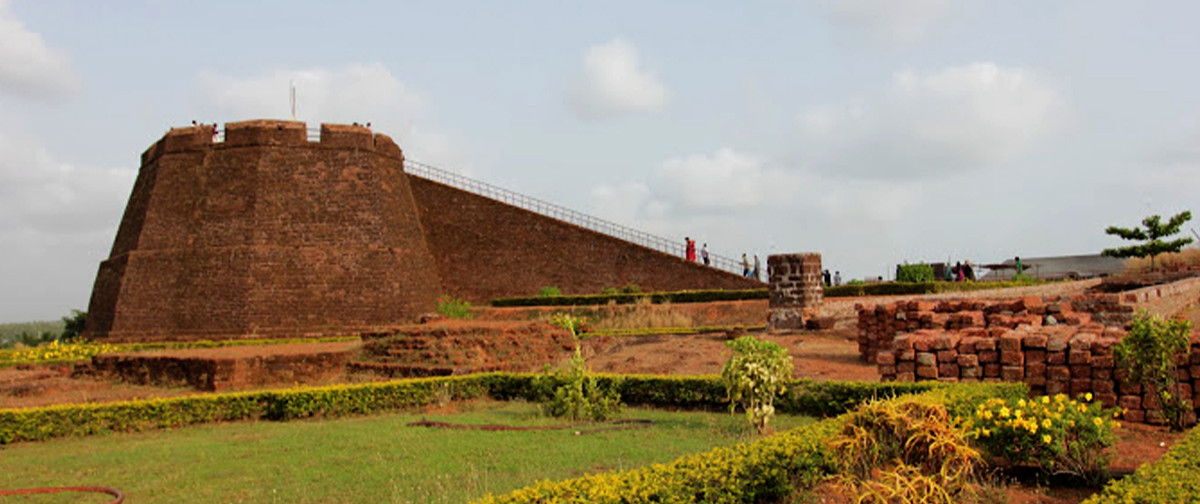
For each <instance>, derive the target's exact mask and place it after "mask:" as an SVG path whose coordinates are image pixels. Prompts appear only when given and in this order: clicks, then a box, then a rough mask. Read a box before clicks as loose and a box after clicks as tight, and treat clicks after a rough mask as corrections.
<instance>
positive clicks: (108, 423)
mask: <svg viewBox="0 0 1200 504" xmlns="http://www.w3.org/2000/svg"><path fill="white" fill-rule="evenodd" d="M597 378H598V380H599V381H600V384H601V386H604V387H614V386H615V387H617V389H618V391H619V392H620V393H621V399H622V401H624V402H625V403H626V404H630V405H640V406H650V407H659V408H684V409H705V410H721V409H724V408H727V407H728V402H726V401H725V388H724V385H722V384H721V380H720V377H718V376H658V375H606V374H602V375H597ZM539 380H546V378H542V377H541V375H538V374H516V373H487V374H476V375H466V376H450V377H433V378H414V379H405V380H394V381H389V382H381V383H364V384H354V385H335V386H327V387H311V388H295V389H285V390H266V391H257V392H235V393H227V394H210V395H203V396H191V397H181V398H172V399H153V400H140V401H128V402H116V403H102V404H85V405H59V406H48V407H43V408H18V409H0V444H6V443H13V442H19V441H41V440H45V439H51V438H56V437H64V436H85V435H91V434H98V433H106V432H136V431H144V430H150V429H161V428H171V427H181V426H185V425H193V424H201V423H211V422H231V421H238V420H272V421H288V420H295V419H301V418H309V417H339V416H347V415H365V414H372V413H380V412H385V411H393V410H399V409H404V408H411V407H415V406H420V405H424V404H430V403H433V402H436V401H444V400H457V399H471V398H478V397H483V396H485V395H486V396H490V397H493V398H496V399H501V400H511V399H522V400H531V401H532V400H537V399H538V398H539V395H540V394H542V393H544V390H545V386H546V385H549V386H550V387H551V389H552V388H553V386H555V385H556V384H555V383H548V384H547V383H542V384H539ZM940 389H946V390H949V388H948V387H947V386H946V385H945V384H941V383H939V382H919V383H905V382H887V383H872V382H815V381H810V380H798V381H795V382H793V384H792V385H791V386H790V387H789V389H788V393H787V395H786V396H785V397H783V398H781V399H780V400H779V401H778V402H777V403H776V408H777V409H778V410H779V411H780V412H785V413H795V414H804V415H814V416H830V415H837V414H841V413H842V412H844V411H846V410H847V409H849V408H851V407H853V406H854V405H856V404H858V403H860V402H862V401H863V400H866V399H869V398H879V397H894V396H896V395H899V394H906V393H914V392H926V391H936V390H940ZM989 390H1010V391H1015V392H1011V393H1024V391H1025V390H1026V389H1025V388H1024V387H1023V385H1020V384H1004V385H1003V386H1001V385H995V386H992V387H991V388H990V389H989Z"/></svg>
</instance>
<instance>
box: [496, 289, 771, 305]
mask: <svg viewBox="0 0 1200 504" xmlns="http://www.w3.org/2000/svg"><path fill="white" fill-rule="evenodd" d="M641 299H649V300H650V302H651V303H655V304H658V303H667V302H669V303H706V302H710V301H742V300H747V299H767V289H745V290H687V291H674V292H633V293H624V292H623V293H616V294H579V295H571V296H553V297H511V298H498V299H493V300H492V306H496V307H511V306H586V305H603V304H608V303H609V302H610V301H611V302H615V303H617V304H632V303H636V302H638V300H641Z"/></svg>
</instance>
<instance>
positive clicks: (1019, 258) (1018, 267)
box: [1016, 256, 1025, 275]
mask: <svg viewBox="0 0 1200 504" xmlns="http://www.w3.org/2000/svg"><path fill="white" fill-rule="evenodd" d="M1016 260H1017V274H1018V275H1020V274H1021V273H1024V272H1025V268H1024V267H1022V266H1021V256H1017V257H1016Z"/></svg>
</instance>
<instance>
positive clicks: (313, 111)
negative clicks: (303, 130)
mask: <svg viewBox="0 0 1200 504" xmlns="http://www.w3.org/2000/svg"><path fill="white" fill-rule="evenodd" d="M199 81H200V83H199V86H198V88H197V89H196V93H195V101H196V109H197V110H196V113H197V114H198V115H197V117H198V118H199V119H201V120H204V121H211V120H214V119H216V120H219V121H221V122H225V121H241V120H249V119H287V118H289V117H291V110H290V102H289V89H290V88H289V86H290V85H292V84H294V85H295V87H296V95H297V103H298V106H297V111H296V118H297V120H302V121H305V122H307V123H308V124H309V126H312V127H316V126H317V125H319V124H320V123H322V122H327V123H345V124H349V123H354V122H357V123H360V124H364V123H367V122H370V123H371V126H372V129H374V130H375V131H378V132H380V133H384V134H386V135H388V136H391V137H392V138H393V139H395V140H396V141H397V143H399V145H400V147H401V148H402V149H404V152H405V156H406V157H409V158H411V159H418V160H421V161H425V162H428V163H432V164H435V165H439V166H454V167H461V166H463V165H465V164H466V163H465V160H464V159H463V156H462V155H461V154H459V153H458V152H457V151H456V150H455V149H454V147H453V146H452V143H451V142H450V141H449V139H448V138H447V137H446V136H445V135H444V134H441V133H437V132H434V131H432V130H431V129H430V128H429V127H428V125H429V124H430V121H431V119H430V117H431V116H432V113H431V110H430V109H431V108H432V107H431V106H430V105H429V103H428V102H427V100H426V99H425V98H423V97H422V96H421V95H419V94H417V93H416V92H414V91H412V90H410V89H409V88H408V87H407V86H405V85H404V83H403V82H401V81H400V80H399V79H397V78H396V76H394V75H392V73H391V71H389V70H388V69H387V67H385V66H384V65H382V64H379V63H371V64H362V63H353V64H349V65H346V66H344V67H340V68H310V69H301V70H295V69H273V70H268V71H266V72H263V73H260V74H257V75H250V76H233V75H227V74H222V73H219V72H215V71H204V72H201V73H200V76H199Z"/></svg>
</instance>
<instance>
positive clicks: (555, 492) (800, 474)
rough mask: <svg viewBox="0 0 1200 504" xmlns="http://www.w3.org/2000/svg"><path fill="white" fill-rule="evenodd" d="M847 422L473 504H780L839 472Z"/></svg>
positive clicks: (949, 395) (960, 396) (950, 402)
mask: <svg viewBox="0 0 1200 504" xmlns="http://www.w3.org/2000/svg"><path fill="white" fill-rule="evenodd" d="M810 385H811V384H810ZM871 385H873V384H862V386H858V385H847V384H842V385H841V386H837V387H825V388H822V387H816V388H817V389H821V390H823V391H824V392H826V393H830V394H835V393H837V392H839V391H841V392H854V393H855V394H859V395H860V396H865V395H866V394H867V391H868V390H869V389H870V388H871ZM796 388H801V387H796ZM1023 391H1024V388H1023V387H1021V386H1019V385H1018V386H1011V384H971V385H957V386H953V387H948V386H935V387H933V388H932V390H928V391H926V392H924V393H923V394H922V395H921V396H918V397H921V400H926V401H935V402H941V403H944V404H947V406H948V407H949V408H950V409H951V411H952V412H956V411H957V412H962V411H969V410H970V408H971V404H975V403H978V402H980V401H982V400H983V399H984V398H987V397H995V396H1002V397H1005V396H1012V395H1016V394H1021V393H1023ZM875 393H876V394H878V392H875ZM622 397H623V398H624V396H622ZM844 422H845V417H844V416H842V417H836V418H831V419H827V420H823V421H821V422H817V423H815V424H810V425H806V426H803V427H798V428H796V429H792V430H789V431H786V432H783V433H780V434H776V435H774V436H770V437H766V438H762V439H759V440H758V441H755V442H753V443H748V444H740V445H735V446H730V447H721V448H716V449H713V450H711V451H708V452H705V453H700V454H696V455H689V456H685V457H682V458H680V459H677V460H675V461H674V462H671V463H669V464H655V465H652V466H649V467H643V468H639V469H633V470H629V471H624V472H619V473H607V474H595V475H589V476H584V477H582V478H576V479H571V480H565V481H558V482H550V481H543V482H541V483H538V484H536V485H533V486H529V487H526V488H522V489H519V490H516V491H514V492H512V493H509V494H507V495H502V496H493V495H488V496H487V497H484V498H483V499H480V500H478V501H476V504H523V503H531V504H532V503H538V504H558V503H584V502H589V503H591V502H594V503H622V504H626V503H649V502H658V503H690V502H714V503H753V502H776V501H781V500H783V499H784V498H786V497H787V496H788V495H789V494H790V493H791V492H792V489H793V488H794V486H800V487H809V486H811V485H813V484H815V483H816V482H817V481H819V480H820V479H821V478H822V477H824V476H826V475H828V474H830V473H831V472H833V471H834V470H835V462H834V460H833V459H832V454H831V451H830V450H829V449H828V446H827V441H828V440H829V439H830V438H831V437H832V436H834V435H835V434H836V433H837V432H838V431H839V430H840V429H841V428H842V424H843V423H844Z"/></svg>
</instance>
